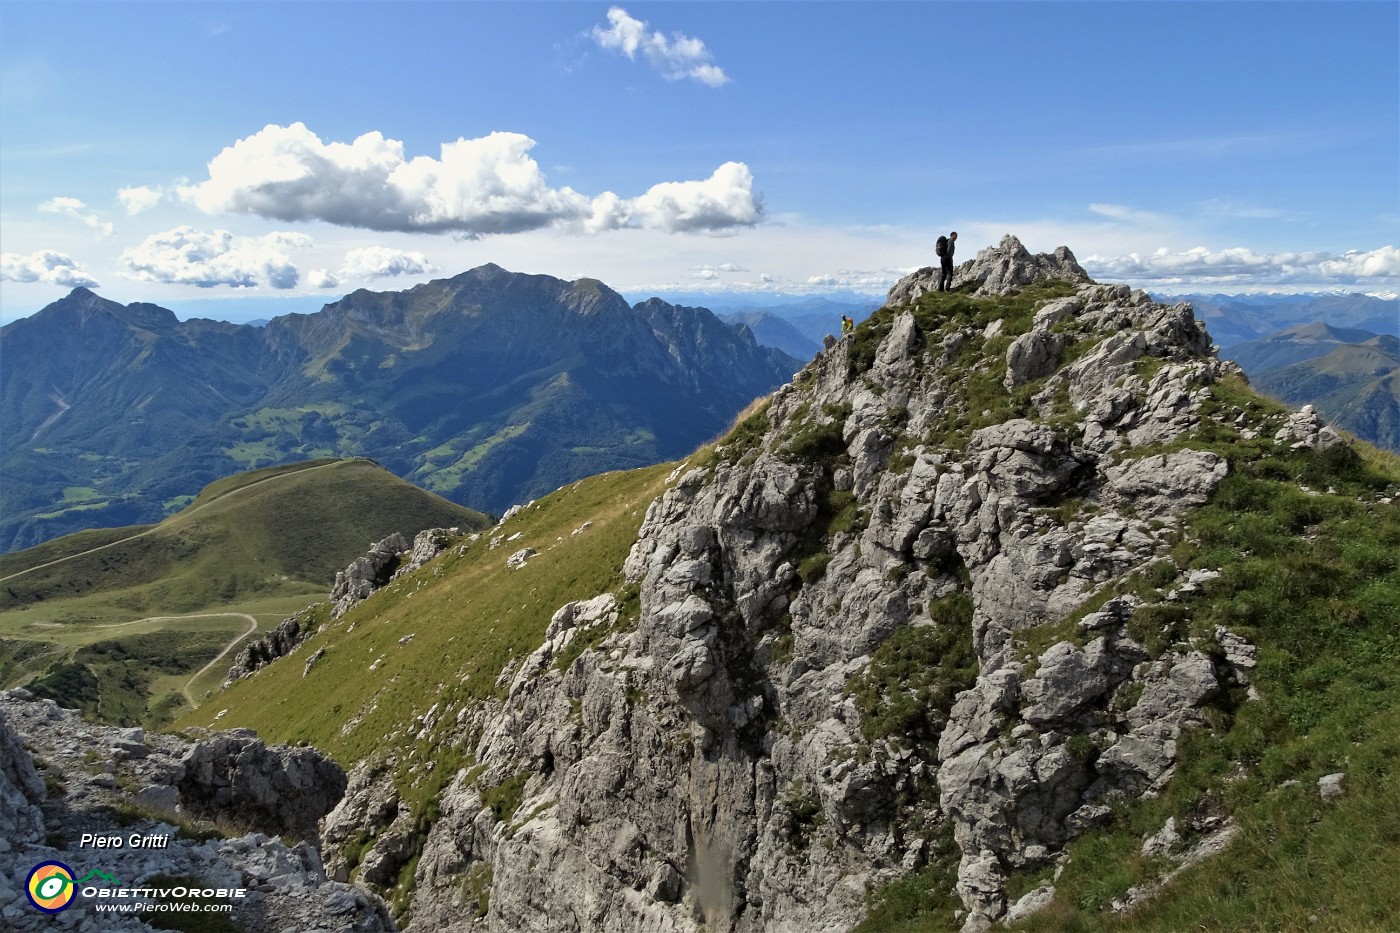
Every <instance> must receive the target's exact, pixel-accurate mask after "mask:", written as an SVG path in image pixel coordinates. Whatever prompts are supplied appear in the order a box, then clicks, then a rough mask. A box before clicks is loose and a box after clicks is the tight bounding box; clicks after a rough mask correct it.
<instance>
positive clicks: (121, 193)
mask: <svg viewBox="0 0 1400 933" xmlns="http://www.w3.org/2000/svg"><path fill="white" fill-rule="evenodd" d="M164 197H165V190H164V189H162V188H153V187H151V186H149V185H135V186H133V187H130V188H119V189H117V200H118V201H121V202H122V207H124V208H126V212H127V213H128V214H131V215H133V216H134V215H136V214H139V213H141V212H142V211H148V210H150V209H151V208H153V207H155V206H156V205H157V204H159V203H160V202H161V200H162V199H163V198H164Z"/></svg>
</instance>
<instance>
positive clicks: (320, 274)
mask: <svg viewBox="0 0 1400 933" xmlns="http://www.w3.org/2000/svg"><path fill="white" fill-rule="evenodd" d="M306 284H308V285H310V286H311V287H312V288H335V287H337V286H338V285H340V278H339V276H337V275H336V274H335V273H334V272H332V271H331V270H329V269H312V270H311V271H310V272H308V273H306Z"/></svg>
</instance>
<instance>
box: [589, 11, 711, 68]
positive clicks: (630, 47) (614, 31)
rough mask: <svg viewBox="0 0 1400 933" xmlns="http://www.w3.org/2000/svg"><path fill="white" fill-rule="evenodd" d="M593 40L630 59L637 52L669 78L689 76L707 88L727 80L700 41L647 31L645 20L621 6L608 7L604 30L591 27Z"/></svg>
mask: <svg viewBox="0 0 1400 933" xmlns="http://www.w3.org/2000/svg"><path fill="white" fill-rule="evenodd" d="M593 41H594V42H596V43H598V46H599V47H600V48H603V49H607V50H608V51H611V52H621V53H622V54H623V55H626V56H627V57H628V58H630V59H633V60H635V59H636V57H637V53H638V52H641V53H642V54H643V55H645V56H646V59H647V61H648V62H650V63H651V66H652V67H653V68H655V69H656V70H657V71H658V72H659V73H660V74H661V76H662V77H664V78H666V79H667V80H669V81H679V80H681V79H682V78H693V79H694V80H696V81H699V82H700V83H701V84H708V85H709V86H710V87H719V86H720V85H722V84H727V83H729V76H728V75H726V74H725V73H724V69H723V68H720V67H719V66H718V65H716V64H715V63H714V56H713V55H711V54H710V50H709V49H707V48H706V47H705V43H704V42H701V41H700V40H699V39H696V38H693V37H691V36H685V35H681V34H680V33H672V34H671V37H670V38H669V39H668V38H667V37H666V36H664V35H662V34H661V33H660V32H649V31H648V27H647V24H646V23H645V22H643V21H642V20H639V19H637V18H635V17H633V16H632V15H630V14H629V13H628V12H627V11H626V10H624V9H623V8H622V7H618V6H615V7H613V8H612V9H610V10H608V27H607V28H606V29H604V28H603V27H602V26H594V27H593Z"/></svg>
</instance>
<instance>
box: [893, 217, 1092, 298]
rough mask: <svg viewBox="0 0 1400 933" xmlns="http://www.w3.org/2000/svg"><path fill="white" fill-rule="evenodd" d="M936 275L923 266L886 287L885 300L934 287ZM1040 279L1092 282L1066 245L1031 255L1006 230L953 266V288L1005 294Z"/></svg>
mask: <svg viewBox="0 0 1400 933" xmlns="http://www.w3.org/2000/svg"><path fill="white" fill-rule="evenodd" d="M939 275H940V270H939V268H938V267H937V266H924V267H923V268H922V269H919V270H918V271H917V272H914V273H912V274H910V275H907V276H905V277H904V278H902V279H900V280H899V281H898V282H896V283H895V284H894V287H893V288H891V289H890V291H889V295H888V296H887V297H886V298H885V304H886V305H888V306H890V307H894V306H895V305H900V304H905V303H907V302H910V301H913V300H914V299H916V298H918V297H919V296H920V295H926V294H928V293H930V292H933V291H936V290H937V288H938V279H939ZM1044 279H1059V280H1061V281H1065V282H1073V283H1074V284H1076V285H1087V284H1092V283H1093V280H1092V279H1090V278H1089V273H1087V272H1085V271H1084V270H1083V268H1081V267H1080V265H1079V262H1078V261H1077V260H1076V259H1075V258H1074V253H1071V252H1070V251H1069V247H1067V246H1061V247H1058V248H1057V249H1056V250H1055V251H1054V252H1052V253H1037V254H1035V255H1032V254H1031V252H1030V250H1028V249H1026V248H1025V247H1024V246H1023V245H1021V241H1020V240H1018V239H1017V238H1016V237H1014V236H1011V235H1010V234H1007V235H1006V236H1004V237H1002V238H1001V243H999V244H998V245H996V246H989V247H987V248H986V249H984V250H982V251H981V252H980V253H978V254H977V256H976V257H975V258H973V259H970V260H968V261H967V262H964V263H963V264H962V265H960V266H958V267H957V268H956V269H954V270H953V288H954V289H960V288H963V287H964V286H967V285H975V286H976V287H975V288H974V289H972V290H971V294H974V295H1005V294H1008V293H1010V292H1013V291H1015V290H1016V289H1019V288H1023V287H1025V286H1027V285H1030V284H1031V283H1032V282H1036V281H1041V280H1044Z"/></svg>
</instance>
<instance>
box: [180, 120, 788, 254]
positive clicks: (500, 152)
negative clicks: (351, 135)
mask: <svg viewBox="0 0 1400 933" xmlns="http://www.w3.org/2000/svg"><path fill="white" fill-rule="evenodd" d="M534 146H535V141H534V140H533V139H531V138H530V137H528V136H524V135H521V134H519V133H499V132H498V133H492V134H490V135H489V136H484V137H481V138H478V139H458V140H457V141H456V142H451V143H444V144H443V145H442V146H441V151H440V157H439V158H436V159H435V158H432V157H431V156H414V157H412V158H408V157H407V156H406V154H405V152H404V145H403V143H401V142H399V141H397V140H393V139H387V138H385V137H384V136H383V135H382V134H381V133H378V132H371V133H365V134H364V135H362V136H360V137H359V138H357V139H356V140H355V141H354V142H351V143H340V142H324V141H323V140H321V138H320V137H318V136H317V135H316V134H315V133H313V132H311V131H310V130H309V129H307V128H306V126H305V125H304V124H302V123H293V124H292V125H291V126H277V125H275V124H274V125H269V126H266V127H264V128H263V129H262V130H259V131H258V132H257V133H254V134H253V135H251V136H248V137H246V138H244V139H240V140H238V141H237V142H236V143H234V144H233V145H232V146H229V147H227V148H226V149H224V150H223V151H222V152H220V153H219V154H218V155H217V156H215V157H214V158H213V159H212V160H211V161H210V162H209V178H208V180H206V181H203V182H200V183H199V184H194V185H181V186H179V187H178V189H177V191H178V194H179V196H180V197H181V198H182V199H184V200H185V201H187V202H189V203H191V204H194V205H195V206H196V207H198V208H199V209H200V210H202V211H204V212H206V213H209V214H217V213H224V212H233V213H247V214H256V215H258V216H260V217H268V218H273V219H276V220H284V221H312V220H320V221H324V222H326V223H331V224H336V225H338V226H344V227H361V228H365V229H369V230H379V231H386V232H388V231H399V232H420V233H421V232H452V233H458V234H462V235H465V236H467V237H469V238H470V237H477V236H484V235H488V234H501V233H520V232H524V231H528V230H537V229H541V228H544V227H551V226H552V227H557V228H562V229H567V230H581V231H588V232H599V231H603V230H611V229H616V228H619V227H629V226H632V227H648V228H658V229H663V230H668V231H672V232H715V231H722V230H725V229H728V228H732V227H737V226H752V225H753V224H755V223H757V222H758V221H759V220H760V219H761V218H762V214H763V207H762V204H761V203H760V201H759V199H758V198H757V197H756V196H755V195H754V193H753V176H752V174H751V173H750V172H749V169H748V167H747V166H746V165H744V164H743V163H739V162H726V163H725V164H724V165H721V166H720V167H719V168H718V169H716V170H715V172H714V174H713V175H711V176H710V177H709V178H708V179H704V180H701V181H683V182H663V183H661V184H658V185H654V186H652V188H650V189H649V190H648V191H647V192H646V193H645V194H643V195H641V196H640V197H637V198H633V199H627V198H622V197H619V196H618V195H616V194H614V193H612V192H610V191H609V192H604V193H602V194H600V195H598V196H596V197H593V198H589V197H587V196H585V195H583V194H580V193H579V192H577V191H574V190H573V189H572V188H568V187H564V188H551V187H550V186H549V184H548V183H547V182H546V180H545V176H544V173H543V172H542V171H541V170H540V166H539V164H538V163H537V162H536V161H535V160H534V159H532V158H531V157H530V155H529V152H530V150H531V149H532V148H533V147H534Z"/></svg>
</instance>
